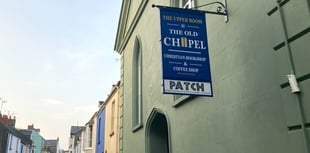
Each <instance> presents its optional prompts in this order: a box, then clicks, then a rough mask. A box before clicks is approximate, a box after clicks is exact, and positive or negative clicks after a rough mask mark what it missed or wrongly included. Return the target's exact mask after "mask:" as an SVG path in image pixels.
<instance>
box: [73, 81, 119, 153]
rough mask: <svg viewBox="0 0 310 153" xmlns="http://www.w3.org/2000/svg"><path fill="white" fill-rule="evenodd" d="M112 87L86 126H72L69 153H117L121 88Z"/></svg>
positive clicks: (117, 85) (117, 84)
mask: <svg viewBox="0 0 310 153" xmlns="http://www.w3.org/2000/svg"><path fill="white" fill-rule="evenodd" d="M119 85H120V82H117V83H116V84H115V85H113V86H112V90H111V93H110V94H109V95H108V97H107V99H106V100H105V101H99V104H98V106H99V108H98V110H97V111H96V112H94V114H93V115H92V116H91V117H90V119H89V121H88V122H87V123H85V125H84V126H71V129H70V138H69V146H68V148H69V149H68V152H69V153H117V152H118V149H119V146H118V145H119V107H120V106H119V94H120V93H119V92H120V88H119Z"/></svg>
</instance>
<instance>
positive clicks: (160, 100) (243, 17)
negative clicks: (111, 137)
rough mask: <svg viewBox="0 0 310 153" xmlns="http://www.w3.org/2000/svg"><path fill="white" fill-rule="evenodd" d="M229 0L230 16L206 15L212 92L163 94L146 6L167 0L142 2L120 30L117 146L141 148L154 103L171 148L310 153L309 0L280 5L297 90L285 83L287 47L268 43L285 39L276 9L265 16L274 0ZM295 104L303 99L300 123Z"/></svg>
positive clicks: (155, 20)
mask: <svg viewBox="0 0 310 153" xmlns="http://www.w3.org/2000/svg"><path fill="white" fill-rule="evenodd" d="M227 1H228V2H227V3H228V11H229V15H230V16H229V22H228V23H225V22H224V18H223V17H222V16H217V15H209V14H208V15H206V22H207V32H208V43H209V54H210V62H211V73H212V79H213V91H214V97H212V98H208V97H195V98H192V99H189V100H187V101H186V102H184V103H182V104H181V103H179V104H181V105H178V106H177V107H174V105H175V104H176V103H178V102H177V101H175V100H174V96H173V95H163V94H162V93H161V64H160V62H161V50H160V48H161V47H160V45H161V44H160V35H159V34H160V31H159V10H158V9H157V8H152V7H151V5H152V4H153V3H156V4H158V5H166V6H169V5H170V2H169V1H164V0H161V1H142V3H145V5H146V6H145V8H144V9H143V11H142V13H141V16H139V18H137V20H136V21H137V23H136V24H133V26H132V29H133V31H132V33H127V36H126V33H125V36H126V37H128V39H124V38H126V37H124V38H120V39H118V40H122V41H123V42H121V43H120V42H118V43H116V44H124V45H123V47H124V48H123V49H122V48H121V49H118V50H117V51H118V52H121V55H122V64H121V88H122V94H121V114H120V117H121V119H120V120H121V123H120V132H121V133H120V153H143V152H146V150H147V148H148V146H147V145H148V142H147V137H148V132H147V131H148V130H147V129H148V128H147V127H148V126H147V125H148V122H147V121H148V120H149V117H150V115H151V114H152V113H151V112H152V111H153V110H154V108H157V109H159V110H161V111H162V112H163V113H164V114H165V115H166V117H167V120H168V128H169V137H170V138H169V140H170V151H171V152H172V153H194V152H206V153H209V152H210V153H230V152H231V153H249V152H250V153H280V152H281V153H309V152H306V144H305V137H304V136H303V134H304V131H303V130H302V129H303V128H302V127H305V128H306V131H308V136H307V137H308V139H310V138H309V137H310V134H309V133H310V68H309V65H310V60H309V59H310V51H309V48H310V44H309V42H310V34H309V31H310V30H309V25H310V18H309V5H308V4H307V0H294V1H293V0H290V1H288V2H287V3H285V5H283V6H282V9H283V13H284V17H285V20H286V21H285V24H286V25H287V31H288V36H289V38H290V40H291V41H290V47H291V50H292V57H293V60H294V62H293V64H294V66H295V73H296V77H297V78H298V81H299V87H300V89H301V93H300V94H299V95H295V94H292V93H291V91H290V90H291V89H290V87H289V86H287V82H288V80H287V78H286V75H287V74H290V72H291V68H290V64H289V62H288V61H289V55H288V51H287V48H286V47H285V46H284V47H281V48H279V49H276V50H275V49H274V47H276V46H277V45H278V44H280V43H281V42H283V41H284V40H285V39H284V34H283V28H282V24H281V19H280V15H279V11H276V12H274V13H273V14H271V15H270V16H269V15H267V13H268V12H270V11H271V10H272V9H273V8H274V7H276V5H277V3H276V0H274V1H270V0H260V1H242V0H233V1H232V0H227ZM208 2H212V1H209V0H208V1H205V0H196V1H195V4H196V5H202V4H205V3H208ZM171 3H172V2H171ZM135 4H136V3H135ZM137 5H139V6H143V5H140V4H137ZM212 8H214V7H213V6H211V7H208V8H204V7H203V8H201V9H205V10H209V9H212ZM131 13H132V12H131ZM134 15H135V14H131V15H129V16H134ZM131 21H132V20H131ZM127 25H128V26H129V25H131V24H130V23H127ZM129 27H130V26H129ZM119 30H120V29H119ZM127 32H128V31H127ZM138 35H139V36H140V37H141V46H142V120H143V127H142V128H141V129H139V130H137V131H135V132H132V113H133V112H132V106H131V104H132V99H133V98H132V96H133V95H132V94H131V93H132V92H131V91H132V86H131V85H132V62H133V61H132V59H133V50H134V43H135V39H136V36H138ZM127 40H128V41H127ZM116 48H118V46H116ZM183 98H184V97H183ZM298 103H301V104H302V106H301V107H302V111H303V112H302V115H303V116H304V121H303V122H302V121H301V117H300V116H301V115H300V113H299V111H298V110H299V106H298ZM309 145H310V143H309V141H308V148H309V147H310V146H309Z"/></svg>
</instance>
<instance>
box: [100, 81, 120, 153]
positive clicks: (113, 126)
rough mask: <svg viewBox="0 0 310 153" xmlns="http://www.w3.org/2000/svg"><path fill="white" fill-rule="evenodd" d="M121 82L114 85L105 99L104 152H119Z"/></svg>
mask: <svg viewBox="0 0 310 153" xmlns="http://www.w3.org/2000/svg"><path fill="white" fill-rule="evenodd" d="M119 84H120V82H118V83H117V84H115V85H113V87H112V91H111V93H110V94H109V96H108V97H107V99H106V100H105V103H104V105H105V110H106V112H105V113H106V115H105V122H106V124H105V137H104V143H105V145H104V146H105V148H104V150H105V151H104V153H118V152H119V92H120V89H119Z"/></svg>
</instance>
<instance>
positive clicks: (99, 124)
mask: <svg viewBox="0 0 310 153" xmlns="http://www.w3.org/2000/svg"><path fill="white" fill-rule="evenodd" d="M100 132H101V118H99V121H98V129H97V133H98V135H97V142H98V144H100Z"/></svg>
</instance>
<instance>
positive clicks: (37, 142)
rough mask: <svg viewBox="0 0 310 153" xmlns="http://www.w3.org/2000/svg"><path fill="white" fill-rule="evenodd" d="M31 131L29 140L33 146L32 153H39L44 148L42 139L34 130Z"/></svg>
mask: <svg viewBox="0 0 310 153" xmlns="http://www.w3.org/2000/svg"><path fill="white" fill-rule="evenodd" d="M31 131H32V134H31V140H32V142H33V145H34V146H35V147H34V153H41V151H42V149H43V147H44V139H43V137H42V136H41V135H40V134H39V133H38V132H37V131H36V130H31Z"/></svg>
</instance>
